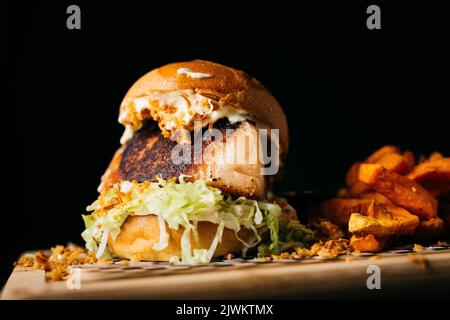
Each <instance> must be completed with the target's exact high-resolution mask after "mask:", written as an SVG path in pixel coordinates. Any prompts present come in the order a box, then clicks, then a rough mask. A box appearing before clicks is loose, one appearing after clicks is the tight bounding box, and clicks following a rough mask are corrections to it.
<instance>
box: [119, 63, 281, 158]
mask: <svg viewBox="0 0 450 320" xmlns="http://www.w3.org/2000/svg"><path fill="white" fill-rule="evenodd" d="M180 105H182V106H181V107H180ZM192 106H195V108H192ZM177 110H178V111H177ZM186 110H187V112H188V113H189V114H188V115H186ZM213 111H216V112H213ZM183 112H184V113H183ZM223 117H228V118H229V119H230V121H233V120H234V121H243V120H248V119H251V120H255V121H256V122H257V123H258V124H260V125H261V126H262V127H263V128H269V129H279V130H280V132H279V136H280V155H281V158H282V159H283V158H284V156H285V155H286V153H287V149H288V125H287V121H286V117H285V114H284V112H283V110H282V108H281V106H280V104H279V103H278V101H277V100H276V99H275V98H274V97H273V95H272V94H271V93H270V92H269V91H268V90H267V89H266V88H265V87H264V86H263V85H262V84H261V83H259V82H258V81H257V80H256V79H255V78H252V77H250V76H249V75H247V74H246V73H244V72H242V71H239V70H236V69H233V68H229V67H226V66H223V65H220V64H217V63H213V62H209V61H204V60H194V61H188V62H177V63H171V64H167V65H165V66H162V67H160V68H157V69H154V70H152V71H150V72H149V73H147V74H146V75H144V76H143V77H141V78H140V79H139V80H138V81H136V83H134V84H133V86H132V87H131V88H130V89H129V90H128V92H127V94H126V96H125V98H124V99H123V102H122V104H121V108H120V116H119V122H120V123H122V124H124V125H125V126H126V128H127V129H126V133H125V134H124V137H123V140H122V143H124V142H126V141H127V140H128V139H129V138H130V137H131V135H132V134H133V132H135V131H137V130H139V129H140V128H141V127H142V125H143V122H144V121H145V120H147V119H153V120H155V121H157V122H158V124H159V127H160V128H161V130H162V133H163V135H164V136H166V137H170V136H171V134H172V133H173V132H174V129H179V128H183V129H187V130H189V131H191V130H192V129H193V122H194V121H196V120H200V121H203V123H205V125H209V124H210V123H211V122H212V123H214V122H215V121H216V120H218V119H220V118H223Z"/></svg>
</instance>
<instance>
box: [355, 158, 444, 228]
mask: <svg viewBox="0 0 450 320" xmlns="http://www.w3.org/2000/svg"><path fill="white" fill-rule="evenodd" d="M358 178H359V180H360V181H361V182H363V183H366V184H368V185H369V186H371V187H372V188H374V189H375V190H376V191H377V192H379V193H381V194H382V195H384V196H386V197H387V198H388V199H389V200H391V201H392V202H393V203H394V204H396V205H398V206H400V207H403V208H405V209H407V210H408V211H409V212H411V213H413V214H416V215H419V216H420V217H423V218H425V219H430V218H433V217H436V215H437V200H436V198H434V197H433V196H432V195H431V194H430V193H429V192H428V191H427V190H426V189H425V188H424V187H422V186H421V185H419V184H418V183H417V182H415V181H413V180H411V179H408V178H406V177H404V176H401V175H399V174H397V173H395V172H391V171H389V170H387V169H386V168H384V167H383V166H382V165H380V164H361V166H360V167H359V174H358Z"/></svg>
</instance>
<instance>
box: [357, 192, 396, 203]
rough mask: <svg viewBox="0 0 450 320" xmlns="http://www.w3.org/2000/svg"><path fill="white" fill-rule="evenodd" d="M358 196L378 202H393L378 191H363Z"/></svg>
mask: <svg viewBox="0 0 450 320" xmlns="http://www.w3.org/2000/svg"><path fill="white" fill-rule="evenodd" d="M359 198H361V199H367V200H374V201H376V202H378V203H382V204H393V203H392V201H391V200H389V199H388V198H387V197H386V196H383V195H382V194H381V193H379V192H368V193H363V194H362V195H360V196H359Z"/></svg>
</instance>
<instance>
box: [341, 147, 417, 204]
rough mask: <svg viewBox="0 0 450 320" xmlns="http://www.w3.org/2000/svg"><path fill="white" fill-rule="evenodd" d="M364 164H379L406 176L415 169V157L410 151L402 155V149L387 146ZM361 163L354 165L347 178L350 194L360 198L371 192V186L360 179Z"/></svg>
mask: <svg viewBox="0 0 450 320" xmlns="http://www.w3.org/2000/svg"><path fill="white" fill-rule="evenodd" d="M364 163H377V164H380V165H382V166H383V167H384V168H386V169H387V170H389V171H392V172H396V173H399V174H406V173H408V172H410V171H411V170H412V169H413V168H414V163H415V162H414V155H413V154H412V152H410V151H405V152H404V153H403V154H401V153H400V149H398V148H397V147H394V146H385V147H382V148H381V149H379V150H377V151H375V152H374V153H373V154H372V155H371V156H369V157H368V158H367V159H366V160H365V162H364ZM360 165H361V162H356V163H354V164H353V165H352V166H351V167H350V169H349V170H348V172H347V174H346V176H345V183H346V185H347V188H348V190H349V192H350V194H351V195H352V196H353V197H358V196H359V195H361V194H363V193H367V192H370V191H371V188H370V186H368V185H367V184H364V183H362V182H361V181H359V179H358V173H359V167H360Z"/></svg>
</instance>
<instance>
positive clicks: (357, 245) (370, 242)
mask: <svg viewBox="0 0 450 320" xmlns="http://www.w3.org/2000/svg"><path fill="white" fill-rule="evenodd" d="M382 246H383V241H379V240H377V239H376V238H375V237H374V235H373V234H368V235H364V236H356V235H353V236H352V237H351V238H350V247H352V249H353V250H355V251H357V252H372V253H375V252H379V251H380V250H381V248H382Z"/></svg>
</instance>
